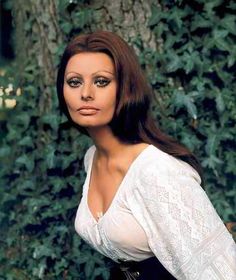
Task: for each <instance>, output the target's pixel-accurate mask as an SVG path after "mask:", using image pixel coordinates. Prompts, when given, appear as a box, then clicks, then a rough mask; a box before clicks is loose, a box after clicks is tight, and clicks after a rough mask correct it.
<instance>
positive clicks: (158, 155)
mask: <svg viewBox="0 0 236 280" xmlns="http://www.w3.org/2000/svg"><path fill="white" fill-rule="evenodd" d="M138 173H139V176H138V178H139V181H141V182H143V183H144V184H149V183H153V181H155V182H157V181H158V182H160V183H161V182H165V183H167V182H174V181H175V182H176V183H177V182H179V181H182V180H186V179H188V180H193V181H195V182H196V183H197V184H201V178H200V176H199V174H198V172H197V171H196V170H195V169H194V168H193V167H192V166H191V165H189V164H188V163H186V162H184V161H182V160H180V159H177V158H175V157H174V156H171V155H169V154H167V153H166V152H163V151H162V150H160V149H158V148H157V147H155V146H154V145H150V147H149V149H148V150H147V152H146V154H145V157H144V158H143V160H142V162H141V163H140V166H139V170H138Z"/></svg>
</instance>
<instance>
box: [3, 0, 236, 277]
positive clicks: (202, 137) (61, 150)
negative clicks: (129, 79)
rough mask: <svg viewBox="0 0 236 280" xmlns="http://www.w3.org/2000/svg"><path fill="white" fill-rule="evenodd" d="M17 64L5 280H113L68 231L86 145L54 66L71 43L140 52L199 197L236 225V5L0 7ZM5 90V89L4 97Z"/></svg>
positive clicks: (7, 142)
mask: <svg viewBox="0 0 236 280" xmlns="http://www.w3.org/2000/svg"><path fill="white" fill-rule="evenodd" d="M2 5H4V8H5V9H7V10H10V11H11V13H12V15H13V19H14V22H13V23H14V36H13V44H14V48H15V54H16V59H15V60H14V61H13V62H12V63H11V64H10V65H9V66H8V67H5V74H4V76H3V75H2V76H0V85H1V88H2V96H1V98H2V99H3V101H4V102H5V101H6V99H15V100H16V106H15V107H14V108H13V109H9V108H7V107H6V106H4V104H5V103H4V102H3V106H2V107H1V110H0V122H1V130H0V135H1V139H0V143H1V147H0V159H1V168H0V228H1V236H0V279H4V280H5V279H9V280H10V279H17V280H21V279H24V280H27V279H30V280H32V279H108V276H109V272H108V266H109V264H110V263H109V260H107V259H106V258H104V257H102V256H101V255H99V254H98V253H96V252H94V251H93V250H92V249H91V248H90V247H89V246H88V245H87V244H85V243H84V242H83V241H82V240H81V239H80V238H79V237H78V236H77V235H76V234H75V231H74V228H73V221H74V217H75V211H76V207H77V206H78V203H79V199H80V196H81V187H82V184H83V180H84V176H85V174H84V171H83V155H84V153H85V150H86V149H87V148H88V146H89V145H90V144H91V142H90V139H88V138H86V137H85V136H83V135H80V133H79V132H78V131H76V130H75V129H73V128H69V127H67V126H65V125H63V123H64V121H65V119H64V117H63V116H61V115H60V112H59V109H58V103H57V99H56V91H55V75H56V68H57V65H58V62H59V59H60V56H61V54H62V52H63V49H64V47H65V44H66V42H67V41H68V40H69V39H70V38H71V37H72V36H74V35H75V34H79V33H82V32H88V31H93V30H96V29H106V30H111V31H115V32H117V33H118V34H120V35H121V36H122V37H123V38H125V39H126V40H127V41H128V42H129V43H130V44H131V45H133V47H134V48H135V50H136V52H137V54H138V56H139V59H140V63H141V65H142V67H143V69H144V71H145V73H146V75H147V78H148V80H149V82H150V84H151V85H152V88H153V92H154V94H155V96H156V99H157V101H156V102H154V103H153V114H154V116H155V117H156V119H157V120H158V122H159V123H160V125H161V126H162V127H163V129H164V130H165V131H166V132H167V133H169V134H170V135H172V136H174V137H176V138H177V139H179V140H180V141H181V142H182V143H184V144H185V145H187V146H188V147H189V148H190V149H191V150H193V151H194V152H195V154H196V155H197V156H198V157H199V159H200V161H201V163H202V166H203V167H204V174H205V190H206V192H207V193H208V195H209V198H210V199H211V201H212V203H213V205H214V206H215V208H216V209H217V211H218V213H219V214H220V216H221V218H222V219H223V220H224V221H225V222H229V221H231V222H233V221H236V209H235V208H236V207H235V205H236V183H235V182H236V180H235V179H236V178H235V175H236V169H235V158H236V151H235V139H236V135H235V133H236V95H235V76H234V73H235V70H236V64H235V59H236V45H235V36H236V23H235V12H236V11H235V10H236V4H235V2H234V1H233V0H232V1H231V0H227V1H221V0H209V1H203V0H196V1H184V0H182V1H177V0H176V1H174V0H173V1H167V0H166V1H159V2H157V1H142V0H140V1H131V0H129V1H122V0H120V1H113V2H112V1H108V0H107V1H105V0H104V1H76V0H72V1H66V0H50V1H45V0H43V1H37V0H36V1H32V0H26V1H10V0H5V1H2ZM9 84H12V88H10V90H9Z"/></svg>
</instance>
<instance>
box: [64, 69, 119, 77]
mask: <svg viewBox="0 0 236 280" xmlns="http://www.w3.org/2000/svg"><path fill="white" fill-rule="evenodd" d="M99 72H106V73H109V74H111V75H113V76H115V74H114V73H113V72H110V71H108V70H98V71H96V72H94V73H92V76H94V75H96V74H97V73H99ZM72 73H73V74H77V75H80V76H82V75H81V74H80V73H79V72H75V71H71V72H66V73H65V76H67V75H68V74H72Z"/></svg>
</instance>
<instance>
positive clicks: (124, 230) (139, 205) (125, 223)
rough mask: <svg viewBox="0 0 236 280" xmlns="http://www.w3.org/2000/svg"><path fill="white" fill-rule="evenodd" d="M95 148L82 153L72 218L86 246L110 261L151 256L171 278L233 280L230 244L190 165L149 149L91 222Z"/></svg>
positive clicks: (235, 263) (235, 260)
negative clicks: (78, 196)
mask: <svg viewBox="0 0 236 280" xmlns="http://www.w3.org/2000/svg"><path fill="white" fill-rule="evenodd" d="M95 150H96V147H95V146H91V147H90V148H89V149H88V151H87V152H86V154H85V159H84V164H85V170H86V172H87V177H86V180H85V183H84V186H83V194H82V199H81V201H80V204H79V207H78V210H77V213H76V218H75V229H76V231H77V232H78V234H79V235H80V236H81V237H82V238H83V239H84V240H85V241H86V242H87V243H89V244H90V245H91V246H92V247H93V248H94V249H96V250H97V251H99V252H100V253H101V254H103V255H105V256H107V257H109V258H111V259H113V260H114V261H116V262H118V261H119V259H123V260H134V261H141V260H144V259H146V258H149V257H152V256H156V257H157V258H158V260H159V261H160V262H161V263H162V265H163V266H164V267H165V268H166V269H167V270H168V271H169V272H170V273H171V274H172V275H173V276H174V277H175V278H177V279H186V280H194V279H199V280H200V279H201V280H206V279H209V280H213V279H214V280H220V279H222V280H223V279H227V280H235V279H236V245H235V243H234V240H233V238H232V236H231V235H230V233H229V232H228V230H227V229H226V227H225V226H224V224H223V222H222V221H221V219H220V218H219V216H218V214H217V213H216V211H215V209H214V208H213V206H212V204H211V202H210V200H209V199H208V197H207V195H206V193H205V191H204V190H203V189H202V188H201V186H200V183H201V180H200V177H199V175H198V173H197V172H196V171H195V170H194V169H193V168H192V167H191V166H190V165H188V164H187V163H185V162H183V161H181V160H178V159H176V158H174V157H172V156H170V155H168V154H167V153H164V152H163V151H161V150H159V149H158V148H156V147H155V146H153V145H149V146H148V147H146V148H145V149H144V150H143V151H142V152H141V153H140V154H139V155H138V157H137V158H136V159H135V160H134V161H133V163H132V164H131V166H130V167H129V169H128V171H127V173H126V175H125V177H124V178H123V180H122V182H121V184H120V186H119V188H118V190H117V192H116V194H115V197H114V198H113V200H112V202H111V204H110V206H109V208H108V210H107V211H106V212H105V213H104V215H103V216H102V217H100V218H99V220H98V221H96V220H95V218H94V217H93V215H92V213H91V211H90V210H89V207H88V203H87V194H88V188H89V182H90V176H91V169H92V162H93V156H94V153H95Z"/></svg>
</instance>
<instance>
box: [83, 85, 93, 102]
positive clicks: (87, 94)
mask: <svg viewBox="0 0 236 280" xmlns="http://www.w3.org/2000/svg"><path fill="white" fill-rule="evenodd" d="M81 99H82V100H89V99H94V89H93V87H92V85H90V84H89V83H87V84H86V83H84V84H83V86H82V88H81Z"/></svg>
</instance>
